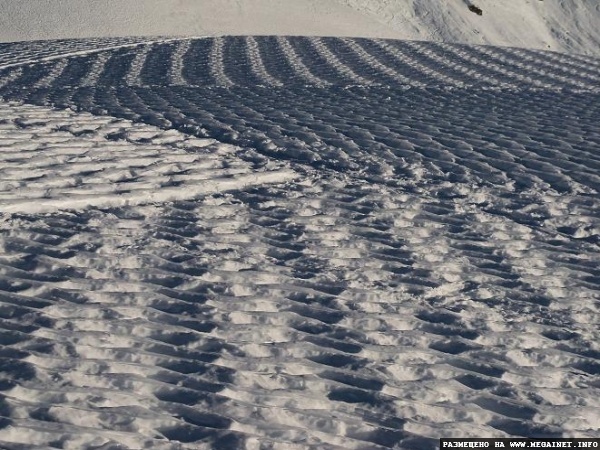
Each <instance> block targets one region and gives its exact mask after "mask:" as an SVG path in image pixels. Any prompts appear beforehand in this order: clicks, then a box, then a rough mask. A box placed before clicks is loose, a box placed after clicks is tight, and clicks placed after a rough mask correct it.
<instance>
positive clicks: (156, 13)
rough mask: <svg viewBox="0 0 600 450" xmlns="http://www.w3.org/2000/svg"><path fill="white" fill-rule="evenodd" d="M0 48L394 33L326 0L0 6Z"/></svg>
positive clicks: (127, 0)
mask: <svg viewBox="0 0 600 450" xmlns="http://www.w3.org/2000/svg"><path fill="white" fill-rule="evenodd" d="M0 11H1V13H0V42H9V41H21V40H24V41H28V40H34V39H64V38H88V37H108V36H113V37H114V36H143V35H153V36H157V35H159V36H160V35H168V36H171V35H178V36H181V35H188V36H207V35H223V34H300V35H327V36H351V35H360V36H383V37H392V36H393V35H394V34H395V32H394V31H393V30H392V29H391V28H390V29H389V30H388V28H389V27H387V26H385V25H382V24H381V23H379V22H378V21H377V20H375V19H373V18H370V17H366V16H365V15H364V14H362V13H360V12H357V11H356V10H354V9H352V8H348V7H347V6H345V5H342V4H339V3H337V2H335V1H331V0H326V1H322V0H35V1H21V0H0Z"/></svg>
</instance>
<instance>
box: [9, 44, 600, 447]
mask: <svg viewBox="0 0 600 450" xmlns="http://www.w3.org/2000/svg"><path fill="white" fill-rule="evenodd" d="M599 80H600V60H598V59H594V58H591V57H584V56H567V55H563V54H558V53H546V52H541V51H537V50H522V49H505V48H494V47H473V46H461V45H451V44H436V43H418V42H403V41H386V40H371V39H348V38H344V39H340V38H303V37H218V38H206V39H179V40H172V39H171V40H156V41H155V42H135V41H132V40H131V39H127V40H123V41H120V40H119V39H96V40H94V41H86V40H79V41H57V42H47V43H46V44H44V45H40V44H39V43H31V44H27V43H18V44H3V45H2V46H0V97H1V98H2V99H3V102H2V103H0V117H1V119H0V358H1V359H0V390H1V391H0V447H1V448H3V449H4V448H6V449H10V450H13V449H31V448H43V449H48V448H63V449H98V448H104V449H122V448H131V449H134V448H135V449H137V448H148V449H204V448H206V449H234V448H235V449H262V448H272V449H286V450H287V449H370V450H371V449H384V448H398V449H414V450H417V449H418V450H428V449H434V448H436V445H437V439H438V438H439V437H453V436H454V437H469V436H473V437H493V436H495V437H503V436H526V437H542V436H546V437H548V436H555V437H558V436H563V437H574V436H576V437H600V433H599V432H598V430H599V429H600V401H599V399H600V395H599V394H600V346H599V344H598V343H599V342H600V332H599V328H598V324H599V323H600V270H599V264H598V262H599V261H600V215H599V213H598V212H599V211H600V196H599V190H600V176H599V175H598V174H599V173H600V172H599V169H600V157H599V155H600V125H599V124H600V89H599V83H598V81H599Z"/></svg>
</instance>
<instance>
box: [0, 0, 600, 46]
mask: <svg viewBox="0 0 600 450" xmlns="http://www.w3.org/2000/svg"><path fill="white" fill-rule="evenodd" d="M469 5H475V6H477V7H479V8H481V10H482V11H483V14H482V15H481V16H479V15H477V14H474V13H473V12H471V11H470V10H469V8H468V6H469ZM0 11H1V12H2V13H1V14H0V42H10V41H28V40H34V39H62V38H89V37H115V36H142V35H146V36H172V35H177V36H213V35H231V34H236V35H241V34H246V35H275V34H276V35H304V36H308V35H311V36H349V37H379V38H396V39H410V40H427V41H438V42H450V43H463V44H489V45H496V46H499V45H501V46H512V47H526V48H537V49H542V50H553V51H560V52H567V53H579V54H588V55H595V56H600V31H599V30H600V4H599V3H598V1H597V0H576V1H566V0H518V1H517V0H401V1H396V0H325V1H323V0H127V1H122V0H60V1H57V0H35V1H25V2H24V1H20V0H0Z"/></svg>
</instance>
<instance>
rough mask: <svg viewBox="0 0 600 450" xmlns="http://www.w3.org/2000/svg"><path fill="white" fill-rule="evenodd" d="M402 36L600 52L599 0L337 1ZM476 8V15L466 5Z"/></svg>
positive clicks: (586, 52) (565, 50)
mask: <svg viewBox="0 0 600 450" xmlns="http://www.w3.org/2000/svg"><path fill="white" fill-rule="evenodd" d="M337 1H338V2H340V3H342V4H344V5H348V6H350V7H352V8H354V9H356V10H357V11H363V12H365V13H367V14H368V15H369V16H371V17H374V18H377V19H378V20H379V21H380V22H381V23H382V24H383V25H385V26H386V27H392V28H394V30H395V31H396V32H397V33H398V34H397V35H396V37H398V38H400V39H419V40H427V41H429V40H431V41H440V42H461V43H465V44H488V45H503V46H511V47H527V48H538V49H545V50H553V51H560V52H565V53H581V54H589V55H596V56H600V3H599V2H598V1H597V0H577V1H565V0H452V1H450V0H447V1H440V0H400V1H393V0H337ZM469 6H476V7H478V8H479V9H480V10H481V12H482V14H481V15H477V14H475V13H474V12H472V11H471V10H470V9H469V8H468V7H469Z"/></svg>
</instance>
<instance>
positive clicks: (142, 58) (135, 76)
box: [125, 45, 152, 86]
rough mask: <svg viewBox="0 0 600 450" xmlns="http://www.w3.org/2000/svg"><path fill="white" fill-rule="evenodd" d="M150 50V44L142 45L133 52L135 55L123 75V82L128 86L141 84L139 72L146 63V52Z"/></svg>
mask: <svg viewBox="0 0 600 450" xmlns="http://www.w3.org/2000/svg"><path fill="white" fill-rule="evenodd" d="M151 50H152V45H143V46H142V47H141V50H138V51H136V52H135V57H134V58H133V60H132V61H131V66H130V67H129V70H128V71H127V74H126V75H125V83H126V84H127V85H129V86H141V85H142V84H143V83H142V81H141V73H142V70H143V69H144V64H145V63H146V58H147V57H148V53H150V51H151Z"/></svg>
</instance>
